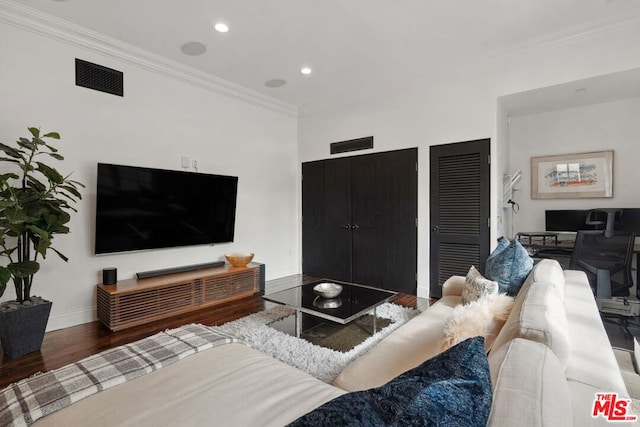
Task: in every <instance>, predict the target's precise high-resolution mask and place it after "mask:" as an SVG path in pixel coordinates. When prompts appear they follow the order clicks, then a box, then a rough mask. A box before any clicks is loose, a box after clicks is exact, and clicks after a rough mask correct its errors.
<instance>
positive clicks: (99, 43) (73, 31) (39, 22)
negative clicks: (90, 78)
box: [0, 0, 298, 117]
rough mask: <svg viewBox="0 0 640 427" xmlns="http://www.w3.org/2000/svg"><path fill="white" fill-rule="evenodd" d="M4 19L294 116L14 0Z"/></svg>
mask: <svg viewBox="0 0 640 427" xmlns="http://www.w3.org/2000/svg"><path fill="white" fill-rule="evenodd" d="M0 22H3V23H6V24H9V25H11V26H14V27H16V28H20V29H22V30H26V31H29V32H31V33H34V34H38V35H41V36H44V37H48V38H50V39H53V40H56V41H60V42H62V43H66V44H68V45H72V46H76V47H79V48H82V49H87V50H90V51H92V52H95V53H98V54H101V55H105V56H110V57H112V58H116V59H118V60H120V61H122V62H126V63H128V64H131V65H134V66H137V67H140V68H144V69H146V70H149V71H152V72H155V73H157V74H161V75H163V76H165V77H169V78H173V79H175V80H179V81H181V82H183V83H188V84H191V85H193V86H195V87H198V88H200V89H204V90H208V91H210V92H214V93H217V94H220V95H224V96H227V97H229V98H232V99H235V100H239V101H243V102H246V103H248V104H252V105H255V106H259V107H263V108H266V109H269V110H272V111H275V112H278V113H282V114H285V115H288V116H291V117H297V116H298V108H297V107H296V106H294V105H291V104H288V103H285V102H282V101H279V100H277V99H274V98H271V97H268V96H266V95H263V94H261V93H259V92H255V91H253V90H250V89H248V88H245V87H243V86H240V85H237V84H235V83H231V82H229V81H227V80H224V79H221V78H219V77H215V76H213V75H211V74H208V73H205V72H203V71H200V70H196V69H195V68H192V67H188V66H186V65H183V64H180V63H178V62H176V61H172V60H170V59H167V58H164V57H162V56H160V55H156V54H154V53H151V52H149V51H146V50H144V49H140V48H137V47H135V46H133V45H130V44H128V43H124V42H121V41H119V40H116V39H114V38H111V37H108V36H105V35H103V34H100V33H97V32H95V31H91V30H89V29H87V28H85V27H82V26H79V25H75V24H72V23H71V22H68V21H65V20H62V19H59V18H56V17H54V16H51V15H48V14H45V13H43V12H40V11H38V10H35V9H32V8H30V7H27V6H23V5H20V4H18V3H15V2H13V1H11V0H0Z"/></svg>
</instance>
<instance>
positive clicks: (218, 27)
mask: <svg viewBox="0 0 640 427" xmlns="http://www.w3.org/2000/svg"><path fill="white" fill-rule="evenodd" d="M213 28H215V29H216V31H217V32H219V33H226V32H227V31H229V26H228V25H227V24H225V23H224V22H218V23H217V24H216V25H214V26H213Z"/></svg>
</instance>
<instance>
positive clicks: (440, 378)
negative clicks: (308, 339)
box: [289, 337, 493, 427]
mask: <svg viewBox="0 0 640 427" xmlns="http://www.w3.org/2000/svg"><path fill="white" fill-rule="evenodd" d="M492 398H493V395H492V390H491V376H490V374H489V363H488V362H487V356H486V354H485V349H484V338H482V337H474V338H469V339H467V340H465V341H463V342H461V343H459V344H457V345H455V346H453V347H451V348H449V349H448V350H446V351H445V352H443V353H440V354H438V355H437V356H435V357H433V358H432V359H429V360H427V361H426V362H424V363H423V364H422V365H420V366H418V367H417V368H414V369H412V370H410V371H407V372H405V373H404V374H402V375H400V376H398V377H396V378H394V379H393V380H391V381H389V382H388V383H387V384H385V385H383V386H381V387H378V388H373V389H370V390H365V391H357V392H353V393H348V394H345V395H342V396H340V397H337V398H335V399H333V400H331V401H329V402H327V403H325V404H324V405H322V406H320V407H319V408H317V409H315V410H313V411H311V412H309V413H308V414H306V415H303V416H302V417H300V418H298V419H297V420H296V421H294V422H293V423H291V424H289V426H478V427H480V426H482V427H484V426H485V425H486V423H487V420H488V418H489V411H490V410H491V402H492Z"/></svg>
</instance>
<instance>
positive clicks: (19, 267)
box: [7, 261, 40, 277]
mask: <svg viewBox="0 0 640 427" xmlns="http://www.w3.org/2000/svg"><path fill="white" fill-rule="evenodd" d="M7 268H8V269H9V271H11V274H13V276H14V277H29V276H33V275H34V274H36V273H37V272H38V270H40V264H38V263H37V262H36V261H22V262H12V263H11V264H9V265H8V266H7Z"/></svg>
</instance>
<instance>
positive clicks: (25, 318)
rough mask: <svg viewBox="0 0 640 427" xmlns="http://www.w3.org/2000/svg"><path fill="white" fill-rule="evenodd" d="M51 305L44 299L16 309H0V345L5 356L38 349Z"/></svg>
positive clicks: (12, 356)
mask: <svg viewBox="0 0 640 427" xmlns="http://www.w3.org/2000/svg"><path fill="white" fill-rule="evenodd" d="M3 304H6V303H3ZM51 305H52V304H51V301H44V302H43V303H38V304H35V305H31V306H24V305H22V306H21V307H20V308H18V309H17V310H10V311H4V310H2V309H0V345H2V350H3V351H4V355H5V356H7V357H10V358H15V357H19V356H22V355H23V354H27V353H31V352H33V351H38V350H40V347H42V340H43V339H44V331H45V329H46V328H47V322H48V321H49V313H50V312H51Z"/></svg>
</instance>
